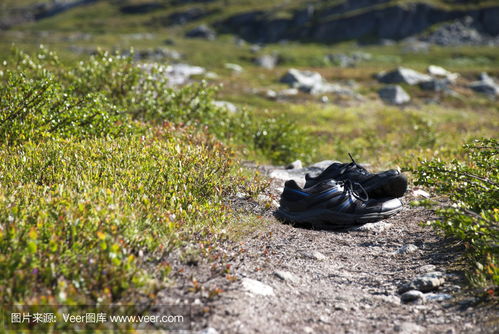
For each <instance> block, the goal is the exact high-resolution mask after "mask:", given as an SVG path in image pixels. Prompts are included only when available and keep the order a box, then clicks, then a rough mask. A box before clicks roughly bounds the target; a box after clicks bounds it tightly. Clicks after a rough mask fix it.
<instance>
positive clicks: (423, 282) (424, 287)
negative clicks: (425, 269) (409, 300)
mask: <svg viewBox="0 0 499 334" xmlns="http://www.w3.org/2000/svg"><path fill="white" fill-rule="evenodd" d="M444 282H445V278H444V274H443V273H441V272H439V271H432V272H429V273H426V274H424V275H420V276H417V277H415V278H413V279H412V281H411V282H409V283H407V284H404V285H402V286H401V287H400V289H399V293H404V292H406V291H410V290H418V291H421V292H430V291H433V290H436V289H438V287H440V286H441V285H442V284H443V283H444Z"/></svg>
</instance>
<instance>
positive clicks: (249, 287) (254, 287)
mask: <svg viewBox="0 0 499 334" xmlns="http://www.w3.org/2000/svg"><path fill="white" fill-rule="evenodd" d="M241 282H242V284H243V288H244V290H246V291H248V292H249V293H251V294H253V295H260V296H274V295H275V294H274V289H272V287H271V286H269V285H267V284H264V283H262V282H260V281H257V280H254V279H251V278H243V279H242V281H241Z"/></svg>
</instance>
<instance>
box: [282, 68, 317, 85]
mask: <svg viewBox="0 0 499 334" xmlns="http://www.w3.org/2000/svg"><path fill="white" fill-rule="evenodd" d="M281 82H284V83H287V84H289V85H291V86H293V87H295V88H301V87H314V86H315V85H317V84H319V83H322V76H321V74H320V73H317V72H312V71H300V70H297V69H295V68H292V69H290V70H288V72H287V73H286V74H285V75H284V76H283V77H282V78H281Z"/></svg>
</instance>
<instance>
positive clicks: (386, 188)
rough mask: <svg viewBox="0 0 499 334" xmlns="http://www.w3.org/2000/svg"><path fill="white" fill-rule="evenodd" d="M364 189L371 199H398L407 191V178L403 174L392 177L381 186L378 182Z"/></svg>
mask: <svg viewBox="0 0 499 334" xmlns="http://www.w3.org/2000/svg"><path fill="white" fill-rule="evenodd" d="M365 189H366V192H367V193H368V194H369V196H370V197H372V198H382V197H392V198H399V197H402V196H404V194H405V192H406V191H407V177H406V176H405V175H404V174H398V175H394V176H392V177H391V178H389V179H388V180H385V181H384V182H383V183H382V184H380V183H379V182H378V183H375V184H373V185H370V186H368V187H365Z"/></svg>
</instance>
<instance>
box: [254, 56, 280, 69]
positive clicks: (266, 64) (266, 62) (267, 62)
mask: <svg viewBox="0 0 499 334" xmlns="http://www.w3.org/2000/svg"><path fill="white" fill-rule="evenodd" d="M278 62H279V56H277V55H273V54H272V55H262V56H259V57H257V58H255V64H256V65H258V66H260V67H263V68H266V69H269V70H271V69H273V68H274V67H276V65H277V63H278Z"/></svg>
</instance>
